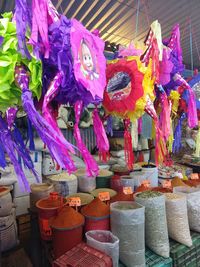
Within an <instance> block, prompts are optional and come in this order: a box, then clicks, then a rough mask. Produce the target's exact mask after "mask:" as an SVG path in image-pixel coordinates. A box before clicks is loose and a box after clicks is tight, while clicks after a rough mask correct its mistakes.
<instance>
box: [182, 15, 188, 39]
mask: <svg viewBox="0 0 200 267" xmlns="http://www.w3.org/2000/svg"><path fill="white" fill-rule="evenodd" d="M189 24H190V18H189V17H187V18H186V21H185V25H184V28H183V32H182V34H181V41H182V40H183V39H184V36H185V32H186V29H187V26H188V25H189Z"/></svg>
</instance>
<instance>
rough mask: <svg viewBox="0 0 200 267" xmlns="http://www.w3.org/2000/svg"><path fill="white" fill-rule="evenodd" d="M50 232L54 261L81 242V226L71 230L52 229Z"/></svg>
mask: <svg viewBox="0 0 200 267" xmlns="http://www.w3.org/2000/svg"><path fill="white" fill-rule="evenodd" d="M52 231H53V252H54V256H55V258H56V259H57V258H58V257H60V256H62V255H63V254H64V253H65V252H67V251H68V250H70V249H72V248H73V247H75V246H76V245H78V244H79V243H81V242H82V238H83V226H82V225H81V226H78V227H76V228H73V229H56V228H52Z"/></svg>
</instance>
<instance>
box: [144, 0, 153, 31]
mask: <svg viewBox="0 0 200 267" xmlns="http://www.w3.org/2000/svg"><path fill="white" fill-rule="evenodd" d="M142 3H143V5H144V12H145V16H146V20H147V25H148V27H149V25H150V24H151V23H150V19H149V12H148V7H147V4H146V0H142Z"/></svg>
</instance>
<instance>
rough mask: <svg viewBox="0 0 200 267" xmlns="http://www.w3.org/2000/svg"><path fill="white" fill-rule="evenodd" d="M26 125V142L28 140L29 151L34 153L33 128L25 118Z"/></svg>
mask: <svg viewBox="0 0 200 267" xmlns="http://www.w3.org/2000/svg"><path fill="white" fill-rule="evenodd" d="M27 123H28V132H27V135H28V136H27V141H28V140H29V149H30V150H31V151H35V143H34V136H33V126H32V123H31V121H30V120H29V119H28V118H27Z"/></svg>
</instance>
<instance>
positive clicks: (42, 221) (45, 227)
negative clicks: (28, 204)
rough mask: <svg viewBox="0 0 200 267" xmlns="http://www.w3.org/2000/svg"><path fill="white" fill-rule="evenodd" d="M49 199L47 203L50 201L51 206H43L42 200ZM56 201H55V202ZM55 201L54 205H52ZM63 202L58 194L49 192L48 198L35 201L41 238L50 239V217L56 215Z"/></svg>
mask: <svg viewBox="0 0 200 267" xmlns="http://www.w3.org/2000/svg"><path fill="white" fill-rule="evenodd" d="M45 200H47V201H48V200H49V203H50V202H51V201H52V206H50V205H49V206H48V207H45V205H44V204H43V202H44V201H45ZM55 201H57V203H56V202H55ZM53 203H55V205H53ZM62 204H63V198H62V197H59V196H58V193H56V192H52V193H50V198H43V199H40V200H38V201H37V202H36V207H37V208H38V219H39V228H40V234H41V238H42V239H43V240H52V230H51V228H50V226H49V220H50V218H52V217H54V216H56V215H57V212H58V210H59V209H60V208H61V206H62Z"/></svg>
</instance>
